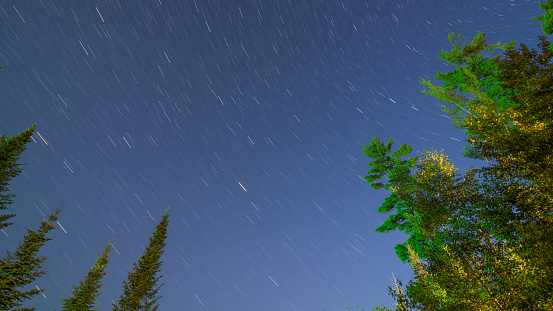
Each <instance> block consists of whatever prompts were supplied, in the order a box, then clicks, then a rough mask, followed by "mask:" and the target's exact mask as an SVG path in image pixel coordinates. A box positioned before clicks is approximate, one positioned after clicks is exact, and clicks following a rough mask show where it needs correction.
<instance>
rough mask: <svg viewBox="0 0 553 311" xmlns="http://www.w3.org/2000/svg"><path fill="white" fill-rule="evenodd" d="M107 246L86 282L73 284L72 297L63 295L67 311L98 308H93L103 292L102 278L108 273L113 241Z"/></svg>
mask: <svg viewBox="0 0 553 311" xmlns="http://www.w3.org/2000/svg"><path fill="white" fill-rule="evenodd" d="M112 242H113V239H111V241H110V242H109V244H108V245H107V246H106V247H105V249H104V252H103V253H102V256H98V259H96V262H95V263H94V266H93V267H92V268H90V270H88V273H87V275H86V278H85V281H84V283H83V282H82V281H80V282H79V286H78V287H76V286H73V290H72V291H71V295H72V297H68V298H65V297H63V295H62V305H63V309H62V310H65V311H73V310H79V311H90V310H98V309H93V308H94V304H95V301H96V298H97V297H98V296H99V295H100V294H101V292H98V291H99V289H100V287H101V286H102V285H104V284H102V283H100V280H101V279H102V278H103V277H104V276H105V275H106V273H107V272H106V271H105V269H106V266H107V264H108V262H109V258H108V257H109V252H110V251H111V243H112Z"/></svg>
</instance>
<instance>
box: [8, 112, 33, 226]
mask: <svg viewBox="0 0 553 311" xmlns="http://www.w3.org/2000/svg"><path fill="white" fill-rule="evenodd" d="M35 128H36V123H35V124H33V126H31V127H30V128H28V129H26V130H25V131H23V132H22V133H19V134H18V135H14V136H12V137H11V138H7V137H6V136H5V135H2V137H0V210H5V209H7V206H8V205H9V204H12V203H13V200H12V198H13V197H15V196H16V194H13V193H4V192H7V191H9V189H8V182H9V181H10V180H11V179H12V178H13V177H16V176H17V175H19V174H20V173H21V169H20V168H19V166H21V165H26V164H20V163H19V162H18V161H19V155H20V154H21V153H22V152H23V151H25V149H26V148H27V147H26V145H27V144H28V143H30V142H31V136H32V135H33V131H34V130H35ZM13 217H15V214H7V215H0V229H2V228H4V227H7V226H10V225H13V223H11V222H10V223H6V221H7V220H9V219H11V218H13Z"/></svg>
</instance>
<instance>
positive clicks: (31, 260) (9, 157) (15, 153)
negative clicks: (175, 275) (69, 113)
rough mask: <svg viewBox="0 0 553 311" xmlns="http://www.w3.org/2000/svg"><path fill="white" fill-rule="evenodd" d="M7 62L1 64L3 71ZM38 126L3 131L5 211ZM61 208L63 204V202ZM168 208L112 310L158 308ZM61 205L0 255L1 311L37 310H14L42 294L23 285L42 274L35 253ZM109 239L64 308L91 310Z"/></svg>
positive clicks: (1, 197) (3, 222) (0, 163)
mask: <svg viewBox="0 0 553 311" xmlns="http://www.w3.org/2000/svg"><path fill="white" fill-rule="evenodd" d="M4 67H5V66H0V70H2V69H3V68H4ZM35 127H36V124H34V125H33V126H31V127H30V128H29V129H27V130H25V131H23V132H22V133H19V134H18V135H16V136H12V137H11V138H7V137H6V136H5V135H2V137H1V138H0V210H5V209H7V206H8V205H10V204H12V203H13V200H12V198H13V197H15V196H16V195H15V194H13V193H6V192H8V191H9V189H8V185H9V184H8V182H9V181H10V180H11V179H12V178H14V177H16V176H17V175H18V174H19V173H21V168H20V166H21V165H25V164H20V163H19V162H18V161H19V156H20V155H21V153H22V152H23V151H25V149H26V144H28V143H29V142H31V136H32V134H33V132H34V130H35ZM62 206H63V204H62ZM168 209H169V208H167V210H166V211H165V214H164V215H163V217H162V219H161V221H160V222H159V223H158V224H157V226H156V228H155V231H154V233H153V235H152V237H150V243H149V244H148V246H147V247H146V249H144V251H143V254H142V256H140V257H139V259H138V264H137V263H136V262H133V271H132V272H130V271H129V272H128V276H127V280H126V281H125V280H124V281H123V294H122V295H121V296H120V298H119V300H118V303H117V304H115V303H113V304H112V305H113V309H112V310H114V311H123V310H125V311H131V310H133V311H136V310H158V308H159V304H157V300H158V299H160V298H161V297H162V296H158V291H159V289H160V288H161V286H162V285H163V284H161V285H160V286H159V287H157V288H155V287H156V284H157V281H158V280H159V279H160V278H161V276H158V277H156V274H157V273H159V272H160V271H161V264H162V263H163V262H162V261H161V260H160V258H161V255H162V254H163V252H164V250H163V248H164V247H165V239H166V238H167V226H168V224H169V214H168ZM60 211H61V207H60V208H58V209H56V211H55V212H54V213H53V214H51V215H50V216H49V217H48V220H47V221H46V220H44V219H42V220H41V224H40V227H39V229H38V230H37V231H34V230H31V229H27V235H25V236H24V237H23V242H22V243H20V244H19V245H18V247H17V250H16V251H15V252H13V253H10V252H9V251H7V256H6V257H5V258H2V259H0V310H21V311H31V310H35V308H17V307H19V306H21V305H22V303H23V301H25V300H27V299H31V298H32V297H34V296H36V295H38V294H41V293H42V292H44V291H45V289H30V290H28V291H24V290H23V287H24V286H25V285H27V284H30V283H32V282H33V281H35V280H36V279H37V278H39V277H40V276H42V275H43V274H45V273H46V272H45V271H42V269H43V262H44V261H45V260H46V259H47V258H46V257H38V256H37V254H38V252H39V250H40V248H41V247H42V246H43V245H44V243H45V242H47V241H50V240H51V239H50V238H47V237H46V234H47V233H48V232H49V231H50V230H52V229H54V228H55V227H54V225H53V223H54V222H55V221H56V220H57V219H58V214H59V213H60ZM14 216H16V215H15V214H5V215H0V229H3V228H4V227H8V226H10V225H12V224H13V223H11V222H8V220H10V219H11V218H13V217H14ZM112 242H113V239H112V240H111V241H110V242H109V243H108V245H106V247H105V249H104V251H103V253H102V255H101V256H98V258H97V260H96V262H95V264H94V266H92V267H91V268H90V270H88V273H87V274H86V276H85V277H84V281H80V282H79V285H78V286H73V289H72V291H71V293H70V296H69V297H64V296H62V301H61V302H62V306H63V309H62V310H66V311H88V310H98V309H94V307H95V303H96V298H97V297H98V296H99V295H100V294H101V292H99V289H100V287H101V286H102V285H103V283H101V279H102V278H103V277H104V275H106V271H105V268H106V266H107V264H108V262H109V252H110V251H111V244H112Z"/></svg>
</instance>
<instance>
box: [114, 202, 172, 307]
mask: <svg viewBox="0 0 553 311" xmlns="http://www.w3.org/2000/svg"><path fill="white" fill-rule="evenodd" d="M168 210H169V208H167V210H166V211H165V214H164V215H163V218H162V220H161V221H160V222H159V224H158V225H157V226H156V230H155V232H154V234H153V236H152V237H151V238H150V244H149V245H148V247H146V249H145V250H144V252H143V254H142V256H140V258H139V259H138V265H137V264H136V263H135V262H133V270H134V271H133V272H129V273H128V282H127V281H123V288H124V290H123V294H122V295H121V296H120V298H119V302H118V304H117V305H115V304H113V310H114V311H138V310H140V311H156V310H158V308H159V305H154V304H155V303H156V301H157V300H158V299H159V298H161V297H162V296H159V297H157V298H155V297H156V295H157V292H158V290H159V289H160V288H161V286H163V285H164V284H165V283H163V284H161V285H160V286H159V287H158V288H156V289H154V287H155V286H156V283H157V281H158V280H159V279H160V278H161V276H159V277H155V276H156V273H158V272H160V271H161V264H162V263H163V262H162V261H160V258H161V255H162V254H163V252H164V250H163V247H165V239H166V238H167V226H168V224H169V214H168V213H167V211H168ZM154 298H155V299H154Z"/></svg>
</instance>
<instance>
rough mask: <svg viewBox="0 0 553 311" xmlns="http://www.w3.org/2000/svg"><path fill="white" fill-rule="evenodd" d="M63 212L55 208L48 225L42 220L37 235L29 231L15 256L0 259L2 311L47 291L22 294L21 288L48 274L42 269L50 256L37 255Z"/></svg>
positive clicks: (0, 307) (32, 290)
mask: <svg viewBox="0 0 553 311" xmlns="http://www.w3.org/2000/svg"><path fill="white" fill-rule="evenodd" d="M62 206H63V205H62ZM60 211H61V207H60V208H58V209H56V211H55V213H54V214H52V215H50V217H49V218H48V222H46V221H45V220H44V219H42V220H41V224H40V229H39V230H38V232H35V231H33V230H31V229H27V235H26V236H24V238H23V243H20V244H19V246H18V247H17V250H16V251H15V253H13V254H11V253H10V252H9V251H7V257H6V258H3V259H1V260H0V271H2V272H1V274H0V310H10V309H11V308H14V307H17V306H20V305H21V303H22V302H23V300H25V299H30V298H32V297H33V296H35V295H38V294H40V293H42V292H44V291H45V289H40V290H38V289H31V290H29V291H26V292H23V291H21V290H19V289H20V288H23V287H24V286H25V285H27V284H30V283H31V282H33V281H34V280H35V279H36V278H38V277H40V276H42V275H43V274H45V273H46V272H44V271H41V269H42V268H43V266H42V263H43V262H44V261H45V260H46V258H47V257H37V253H38V251H39V250H40V248H41V247H42V245H44V243H45V242H46V241H50V240H51V239H50V238H46V237H45V236H46V234H47V233H48V232H49V231H50V230H52V229H54V225H53V224H52V223H53V222H55V221H56V220H57V219H58V213H59V212H60ZM34 309H35V308H26V309H18V310H34Z"/></svg>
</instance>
